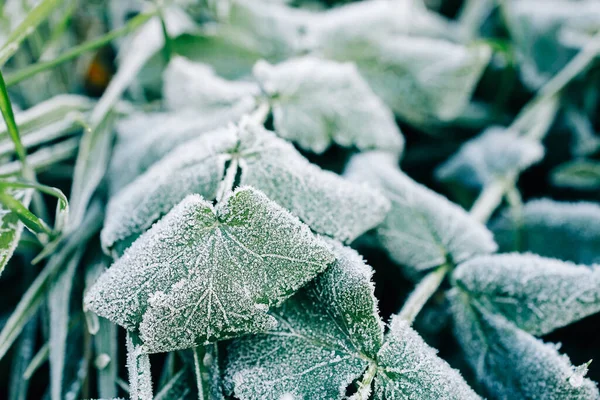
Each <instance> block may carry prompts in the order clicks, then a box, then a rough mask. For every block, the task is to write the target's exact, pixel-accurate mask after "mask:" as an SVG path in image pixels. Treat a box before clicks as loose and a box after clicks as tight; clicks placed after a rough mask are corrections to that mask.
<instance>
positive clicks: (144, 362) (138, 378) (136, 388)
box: [126, 332, 153, 400]
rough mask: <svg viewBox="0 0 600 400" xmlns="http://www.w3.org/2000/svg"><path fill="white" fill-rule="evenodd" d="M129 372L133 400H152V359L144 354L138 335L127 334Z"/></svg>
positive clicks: (130, 392) (130, 393) (130, 391)
mask: <svg viewBox="0 0 600 400" xmlns="http://www.w3.org/2000/svg"><path fill="white" fill-rule="evenodd" d="M126 341H127V370H128V372H129V395H130V396H131V400H152V399H153V395H152V374H151V372H150V358H149V357H148V355H147V354H144V353H143V352H142V345H141V343H140V340H139V338H138V337H137V335H136V334H134V333H131V332H127V339H126Z"/></svg>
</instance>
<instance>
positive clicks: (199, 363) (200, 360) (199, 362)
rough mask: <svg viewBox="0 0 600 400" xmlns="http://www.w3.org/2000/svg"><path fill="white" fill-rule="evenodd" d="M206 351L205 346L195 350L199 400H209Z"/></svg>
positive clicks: (195, 373)
mask: <svg viewBox="0 0 600 400" xmlns="http://www.w3.org/2000/svg"><path fill="white" fill-rule="evenodd" d="M205 353H206V349H205V348H204V346H198V347H196V348H194V375H195V376H196V385H197V386H198V400H208V399H209V398H210V392H209V388H208V385H207V384H206V383H205V381H204V376H203V375H204V369H205V368H204V355H205Z"/></svg>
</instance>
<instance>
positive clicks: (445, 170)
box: [436, 127, 544, 189]
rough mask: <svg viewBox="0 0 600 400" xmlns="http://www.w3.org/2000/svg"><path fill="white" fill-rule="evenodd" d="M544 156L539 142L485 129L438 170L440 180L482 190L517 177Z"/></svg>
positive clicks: (496, 130)
mask: <svg viewBox="0 0 600 400" xmlns="http://www.w3.org/2000/svg"><path fill="white" fill-rule="evenodd" d="M543 156H544V146H542V144H541V143H539V142H538V141H537V140H533V139H530V138H527V137H524V136H519V135H518V134H516V133H515V132H511V131H508V130H506V129H505V128H501V127H492V128H488V129H486V130H485V131H484V132H483V133H482V134H481V135H479V136H477V137H476V138H474V139H472V140H469V141H468V142H466V143H465V144H464V145H463V146H462V147H461V148H460V150H459V151H458V152H457V153H456V154H455V155H454V156H452V157H451V158H450V159H449V160H448V161H446V162H445V163H444V164H443V165H442V166H441V167H439V168H438V169H437V171H436V175H437V177H438V179H440V180H442V181H446V182H460V183H462V184H464V185H465V186H469V187H473V188H477V189H479V188H482V187H483V186H485V185H488V184H490V183H492V182H494V181H495V180H497V179H502V178H504V177H506V176H516V175H517V174H519V173H520V172H522V171H524V170H526V169H527V168H529V167H530V166H531V165H533V164H535V163H537V162H538V161H540V160H541V159H542V157H543Z"/></svg>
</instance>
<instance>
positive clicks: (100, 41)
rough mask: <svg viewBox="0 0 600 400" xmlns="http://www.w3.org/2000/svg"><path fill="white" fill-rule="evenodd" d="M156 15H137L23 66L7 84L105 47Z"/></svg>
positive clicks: (9, 84)
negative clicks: (53, 54)
mask: <svg viewBox="0 0 600 400" xmlns="http://www.w3.org/2000/svg"><path fill="white" fill-rule="evenodd" d="M154 15H155V13H145V14H140V15H137V16H136V17H134V18H132V19H131V20H130V21H129V22H128V23H127V25H125V26H124V27H122V28H119V29H115V30H113V31H110V32H108V33H107V34H105V35H104V36H101V37H99V38H97V39H94V40H90V41H88V42H85V43H82V44H80V45H78V46H75V47H73V48H71V49H70V50H69V51H67V52H65V53H64V54H61V55H59V56H58V57H56V58H54V59H52V60H48V61H42V62H38V63H36V64H32V65H30V66H28V67H26V68H21V69H20V70H18V71H17V72H14V73H12V74H10V75H7V76H6V86H12V85H16V84H17V83H19V82H22V81H24V80H25V79H28V78H31V77H32V76H34V75H37V74H39V73H41V72H44V71H48V70H50V69H52V68H55V67H57V66H59V65H61V64H63V63H65V62H67V61H70V60H73V59H75V58H77V57H79V56H80V55H82V54H84V53H86V52H89V51H93V50H96V49H99V48H101V47H104V46H106V45H107V44H109V43H110V42H112V41H113V40H115V39H117V38H120V37H122V36H125V35H127V34H128V33H131V32H133V31H135V30H136V29H137V28H139V27H140V26H142V25H143V24H145V23H146V22H147V21H148V20H149V19H150V18H152V17H153V16H154Z"/></svg>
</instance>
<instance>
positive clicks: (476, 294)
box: [454, 253, 600, 335]
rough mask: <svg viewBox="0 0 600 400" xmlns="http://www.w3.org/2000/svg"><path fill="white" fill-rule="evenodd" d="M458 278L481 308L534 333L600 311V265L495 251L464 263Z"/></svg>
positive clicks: (549, 330)
mask: <svg viewBox="0 0 600 400" xmlns="http://www.w3.org/2000/svg"><path fill="white" fill-rule="evenodd" d="M454 279H455V280H456V284H457V285H458V286H459V287H460V288H461V289H462V290H463V291H465V292H466V293H468V294H469V297H470V298H471V299H472V300H473V301H477V303H478V304H479V305H480V306H481V307H483V308H485V309H486V310H488V311H490V312H492V313H496V314H501V315H503V316H504V317H506V318H507V319H508V320H510V321H511V322H513V323H515V324H516V325H517V326H518V327H519V328H521V329H523V330H525V331H527V332H530V333H532V334H534V335H545V334H547V333H549V332H551V331H553V330H554V329H556V328H560V327H562V326H566V325H568V324H570V323H572V322H574V321H577V320H579V319H581V318H584V317H587V316H588V315H591V314H595V313H597V312H599V311H600V290H599V289H598V288H600V266H597V267H594V268H589V267H586V266H582V265H575V264H571V263H568V262H563V261H558V260H555V259H551V258H543V257H539V256H536V255H533V254H518V253H514V254H504V255H491V256H480V257H475V258H472V259H471V260H469V261H467V262H465V263H463V264H461V265H460V266H459V267H458V268H457V269H456V270H455V272H454Z"/></svg>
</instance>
